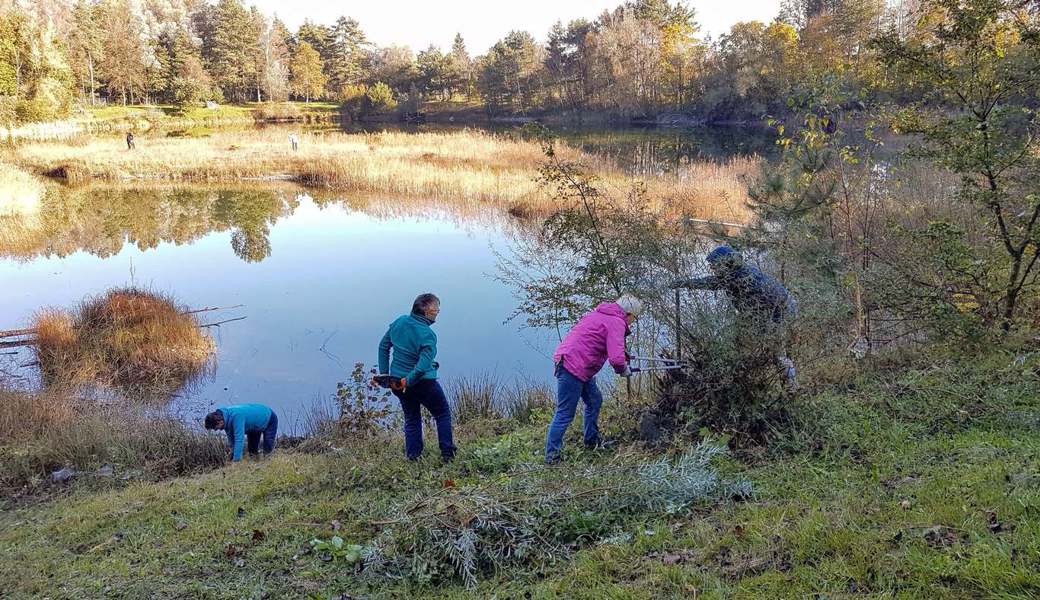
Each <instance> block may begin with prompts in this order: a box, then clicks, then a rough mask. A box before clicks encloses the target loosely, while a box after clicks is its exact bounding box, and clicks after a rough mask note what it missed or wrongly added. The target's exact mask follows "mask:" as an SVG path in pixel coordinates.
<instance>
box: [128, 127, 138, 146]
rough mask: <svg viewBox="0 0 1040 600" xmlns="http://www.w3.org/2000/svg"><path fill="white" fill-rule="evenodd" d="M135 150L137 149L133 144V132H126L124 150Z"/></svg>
mask: <svg viewBox="0 0 1040 600" xmlns="http://www.w3.org/2000/svg"><path fill="white" fill-rule="evenodd" d="M135 148H137V145H136V144H134V132H133V131H127V132H126V149H127V150H133V149H135Z"/></svg>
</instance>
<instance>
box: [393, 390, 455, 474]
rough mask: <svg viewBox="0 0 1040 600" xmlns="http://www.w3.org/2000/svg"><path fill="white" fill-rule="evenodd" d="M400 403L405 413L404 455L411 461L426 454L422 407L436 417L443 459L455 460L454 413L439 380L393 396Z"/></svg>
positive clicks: (438, 442)
mask: <svg viewBox="0 0 1040 600" xmlns="http://www.w3.org/2000/svg"><path fill="white" fill-rule="evenodd" d="M394 395H395V396H397V399H398V400H400V401H401V410H402V411H403V412H404V454H405V456H407V457H408V458H409V459H416V458H419V455H421V454H422V451H423V436H422V414H421V413H420V412H419V407H420V406H425V407H426V410H428V411H430V414H431V415H433V420H434V421H435V422H436V423H437V445H438V446H440V448H441V456H442V457H444V458H447V459H450V458H454V457H455V441H454V440H453V439H452V433H451V409H450V408H448V399H447V398H445V397H444V390H442V389H441V384H439V383H437V380H436V379H423V380H422V381H420V382H419V383H417V384H415V385H413V386H412V387H410V388H408V389H406V390H405V391H404V393H401V392H396V391H395V392H394Z"/></svg>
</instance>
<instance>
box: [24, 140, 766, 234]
mask: <svg viewBox="0 0 1040 600" xmlns="http://www.w3.org/2000/svg"><path fill="white" fill-rule="evenodd" d="M561 153H562V154H563V155H564V156H565V157H567V158H570V159H574V160H580V161H581V162H582V163H583V164H585V165H587V168H588V169H589V170H590V171H592V172H594V173H596V174H597V175H598V176H599V177H600V180H601V182H602V185H603V188H604V189H605V190H607V191H620V193H619V194H617V195H619V196H624V194H625V192H626V191H627V190H629V189H630V188H631V186H632V185H633V183H634V180H633V179H632V178H631V177H628V176H627V175H626V174H624V173H623V172H622V171H621V170H620V169H619V168H618V167H617V166H616V165H615V164H614V163H613V162H611V161H609V160H607V159H602V158H597V157H593V156H588V155H581V154H579V153H578V152H576V151H574V150H568V149H566V148H563V149H561ZM8 160H9V161H10V162H12V163H13V164H15V165H16V166H18V167H20V168H23V169H25V170H27V171H31V172H34V173H36V174H40V175H43V174H49V175H51V176H56V177H61V178H64V179H66V180H68V181H71V182H83V181H88V180H91V179H102V180H117V181H121V180H173V181H191V182H200V181H208V182H236V181H243V180H256V179H280V180H291V181H296V182H300V183H305V184H312V185H325V186H330V187H334V188H337V189H341V190H345V191H352V192H359V193H385V194H388V195H393V196H409V197H416V198H431V199H438V200H464V201H472V202H480V203H488V204H497V205H501V206H504V207H506V208H509V209H512V210H514V211H516V212H519V213H527V212H543V213H544V212H548V211H550V210H552V209H554V208H555V205H554V203H553V201H552V200H551V199H550V197H549V195H548V194H546V193H545V191H544V190H542V189H541V188H540V186H539V184H538V183H537V181H536V178H537V176H538V169H539V167H540V166H541V165H542V164H543V163H544V160H545V157H544V155H543V153H542V150H541V147H540V146H539V144H537V143H535V142H530V141H523V140H518V139H513V138H510V137H505V136H499V135H492V134H487V133H483V132H478V131H468V130H467V131H459V132H452V133H419V134H412V133H391V132H382V133H373V134H343V133H338V132H332V133H304V134H302V135H301V142H300V149H299V151H298V152H293V151H292V149H291V147H290V145H289V142H288V140H287V136H286V132H285V131H275V130H261V131H242V132H230V131H223V132H217V133H214V134H212V135H211V136H208V137H203V138H180V137H155V138H152V137H148V136H147V135H141V136H139V137H138V139H137V150H136V151H133V152H128V151H127V150H126V146H125V145H124V144H123V143H122V141H121V140H118V139H111V138H109V139H105V138H95V139H91V140H89V141H87V142H85V143H82V144H76V145H73V144H64V143H35V144H26V145H23V146H20V147H18V148H17V149H15V150H13V151H11V153H10V154H9V157H8ZM756 166H757V161H756V160H753V159H739V158H738V159H732V160H731V161H729V162H727V163H722V164H715V163H696V164H691V165H689V166H686V167H684V168H683V170H682V171H681V172H680V173H679V174H678V177H677V178H676V179H674V180H672V179H666V178H653V179H650V180H648V181H645V182H642V184H643V186H644V187H645V189H646V192H647V197H648V198H650V199H651V200H652V202H653V203H654V204H656V205H657V206H663V207H667V208H668V209H670V210H674V211H676V212H680V211H686V212H689V213H690V214H692V215H694V216H697V217H701V218H712V219H720V220H740V219H742V218H743V217H744V216H745V207H744V202H745V199H746V189H745V188H746V186H745V185H744V184H743V183H742V182H741V177H742V176H743V175H745V174H747V173H750V172H752V171H754V169H755V168H756Z"/></svg>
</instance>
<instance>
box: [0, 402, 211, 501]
mask: <svg viewBox="0 0 1040 600" xmlns="http://www.w3.org/2000/svg"><path fill="white" fill-rule="evenodd" d="M224 461H225V454H224V443H223V440H222V439H221V438H219V437H217V436H207V435H205V434H203V433H201V432H199V431H195V430H192V429H189V428H188V427H187V426H186V425H184V424H183V423H181V422H180V421H178V420H177V419H175V418H173V417H171V416H165V415H159V416H157V415H155V414H152V413H151V412H148V411H145V410H142V408H141V407H139V406H135V405H128V404H123V403H121V404H104V403H99V402H94V401H89V400H84V399H80V398H77V397H75V396H74V395H71V394H66V393H63V392H59V391H49V392H43V393H27V392H22V391H14V390H8V389H2V388H0V497H2V496H3V495H4V494H5V493H6V492H7V491H12V490H15V489H18V488H23V487H35V486H36V485H38V484H40V483H43V482H45V481H47V477H48V475H49V474H50V473H51V472H53V471H55V470H57V469H60V468H63V467H71V468H72V469H73V470H75V471H83V472H87V473H88V474H90V473H96V472H97V471H96V470H97V469H98V467H100V466H101V465H102V464H104V463H109V464H112V465H115V466H116V467H117V468H119V467H126V468H130V469H133V470H136V471H142V473H141V474H142V475H144V476H147V477H149V478H163V477H169V476H177V475H183V474H187V473H192V472H197V471H200V470H203V469H207V468H214V467H218V466H220V465H222V464H224ZM123 471H125V469H119V472H123ZM94 476H95V477H96V476H97V475H94Z"/></svg>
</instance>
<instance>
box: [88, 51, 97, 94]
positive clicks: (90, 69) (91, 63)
mask: <svg viewBox="0 0 1040 600" xmlns="http://www.w3.org/2000/svg"><path fill="white" fill-rule="evenodd" d="M87 72H89V73H90V105H91V106H94V95H95V92H96V91H97V86H96V84H95V83H94V57H93V56H89V57H87Z"/></svg>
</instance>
